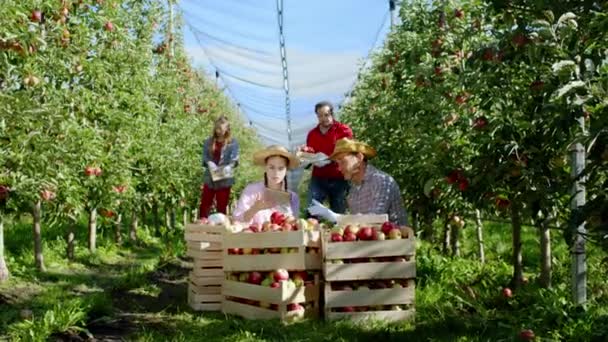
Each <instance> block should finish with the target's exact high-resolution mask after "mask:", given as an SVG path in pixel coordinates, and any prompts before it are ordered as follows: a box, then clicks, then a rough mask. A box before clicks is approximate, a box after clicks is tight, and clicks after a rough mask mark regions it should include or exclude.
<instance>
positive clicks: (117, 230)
mask: <svg viewBox="0 0 608 342" xmlns="http://www.w3.org/2000/svg"><path fill="white" fill-rule="evenodd" d="M114 241H115V242H116V244H117V245H122V214H118V216H117V217H116V221H115V222H114Z"/></svg>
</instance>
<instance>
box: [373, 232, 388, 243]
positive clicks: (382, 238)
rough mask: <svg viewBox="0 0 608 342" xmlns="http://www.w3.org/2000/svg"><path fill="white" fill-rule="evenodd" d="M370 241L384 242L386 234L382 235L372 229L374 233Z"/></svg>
mask: <svg viewBox="0 0 608 342" xmlns="http://www.w3.org/2000/svg"><path fill="white" fill-rule="evenodd" d="M372 240H379V241H382V240H386V234H384V233H383V232H381V231H379V230H376V229H374V232H373V233H372Z"/></svg>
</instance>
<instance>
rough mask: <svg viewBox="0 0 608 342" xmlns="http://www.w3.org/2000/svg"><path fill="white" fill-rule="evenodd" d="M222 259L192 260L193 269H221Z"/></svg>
mask: <svg viewBox="0 0 608 342" xmlns="http://www.w3.org/2000/svg"><path fill="white" fill-rule="evenodd" d="M223 264H224V260H223V259H194V268H212V267H213V268H216V267H219V268H222V266H223Z"/></svg>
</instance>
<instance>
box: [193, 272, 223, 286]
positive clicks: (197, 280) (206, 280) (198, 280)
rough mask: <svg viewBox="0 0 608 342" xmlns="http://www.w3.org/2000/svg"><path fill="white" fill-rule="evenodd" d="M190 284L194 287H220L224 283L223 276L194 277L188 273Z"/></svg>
mask: <svg viewBox="0 0 608 342" xmlns="http://www.w3.org/2000/svg"><path fill="white" fill-rule="evenodd" d="M190 282H191V283H193V284H195V285H200V286H206V285H222V283H223V282H224V276H223V275H222V276H221V277H202V276H195V275H194V274H192V272H190Z"/></svg>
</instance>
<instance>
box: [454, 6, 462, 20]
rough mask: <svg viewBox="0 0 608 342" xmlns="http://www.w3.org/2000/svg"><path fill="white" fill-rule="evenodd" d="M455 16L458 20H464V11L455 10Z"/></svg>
mask: <svg viewBox="0 0 608 342" xmlns="http://www.w3.org/2000/svg"><path fill="white" fill-rule="evenodd" d="M454 16H455V17H456V18H458V19H461V18H463V17H464V11H463V10H462V9H460V8H458V9H455V10H454Z"/></svg>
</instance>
